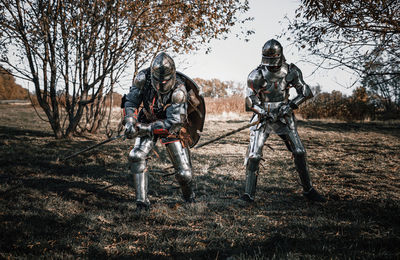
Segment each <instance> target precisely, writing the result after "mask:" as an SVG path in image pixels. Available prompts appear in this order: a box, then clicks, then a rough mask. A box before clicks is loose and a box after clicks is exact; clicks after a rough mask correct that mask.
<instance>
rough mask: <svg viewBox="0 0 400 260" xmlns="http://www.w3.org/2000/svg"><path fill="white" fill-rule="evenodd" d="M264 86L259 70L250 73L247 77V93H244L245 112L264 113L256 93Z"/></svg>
mask: <svg viewBox="0 0 400 260" xmlns="http://www.w3.org/2000/svg"><path fill="white" fill-rule="evenodd" d="M263 84H264V79H263V76H262V73H261V70H259V69H258V68H257V69H255V70H253V71H252V72H250V74H249V76H248V77H247V93H246V100H245V101H246V111H253V112H255V113H257V114H263V113H265V111H264V108H263V104H262V102H261V100H260V98H259V97H258V95H257V94H258V93H257V91H259V90H260V89H261V86H262V85H263Z"/></svg>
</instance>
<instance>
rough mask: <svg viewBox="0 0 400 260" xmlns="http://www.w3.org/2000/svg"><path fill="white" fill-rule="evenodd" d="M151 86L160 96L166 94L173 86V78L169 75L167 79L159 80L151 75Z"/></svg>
mask: <svg viewBox="0 0 400 260" xmlns="http://www.w3.org/2000/svg"><path fill="white" fill-rule="evenodd" d="M151 85H152V86H153V88H154V89H155V90H156V91H157V92H160V93H162V94H165V93H168V92H169V91H170V90H171V89H172V88H173V86H174V85H175V76H174V75H169V76H167V77H163V78H159V77H157V76H155V75H153V76H152V77H151Z"/></svg>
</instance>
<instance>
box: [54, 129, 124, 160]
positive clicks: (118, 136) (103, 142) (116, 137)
mask: <svg viewBox="0 0 400 260" xmlns="http://www.w3.org/2000/svg"><path fill="white" fill-rule="evenodd" d="M122 137H125V134H122V135H117V136H114V137H111V138H109V139H107V140H104V141H102V142H100V143H98V144H95V145H92V146H89V147H87V148H85V149H83V150H82V151H79V152H76V153H73V154H71V155H69V156H67V157H65V158H63V159H61V160H60V161H65V160H68V159H70V158H72V157H75V156H77V155H79V154H81V153H84V152H87V151H89V150H92V149H94V148H96V147H99V146H100V145H103V144H106V143H109V142H111V141H114V140H116V139H119V138H122Z"/></svg>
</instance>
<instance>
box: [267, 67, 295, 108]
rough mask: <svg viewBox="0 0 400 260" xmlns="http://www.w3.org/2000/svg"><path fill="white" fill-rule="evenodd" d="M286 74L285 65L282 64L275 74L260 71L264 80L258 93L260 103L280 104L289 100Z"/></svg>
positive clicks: (286, 68)
mask: <svg viewBox="0 0 400 260" xmlns="http://www.w3.org/2000/svg"><path fill="white" fill-rule="evenodd" d="M287 73H288V66H287V64H283V65H282V67H281V69H280V70H279V71H277V72H270V71H268V70H267V69H263V70H262V75H263V77H264V80H265V82H264V84H263V86H262V88H263V90H262V91H261V92H260V94H261V95H260V98H261V101H262V102H265V103H267V102H280V101H285V100H286V99H287V98H289V90H288V87H287V85H288V84H287V82H286V79H285V77H286V75H287Z"/></svg>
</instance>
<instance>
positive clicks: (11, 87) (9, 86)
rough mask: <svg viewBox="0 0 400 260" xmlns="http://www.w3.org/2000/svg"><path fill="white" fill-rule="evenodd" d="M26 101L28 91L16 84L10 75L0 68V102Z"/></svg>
mask: <svg viewBox="0 0 400 260" xmlns="http://www.w3.org/2000/svg"><path fill="white" fill-rule="evenodd" d="M13 99H28V90H27V89H24V88H23V87H21V86H20V85H18V84H17V83H15V78H14V76H13V75H11V73H10V72H9V71H7V70H5V69H4V68H2V67H1V66H0V100H13Z"/></svg>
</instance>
